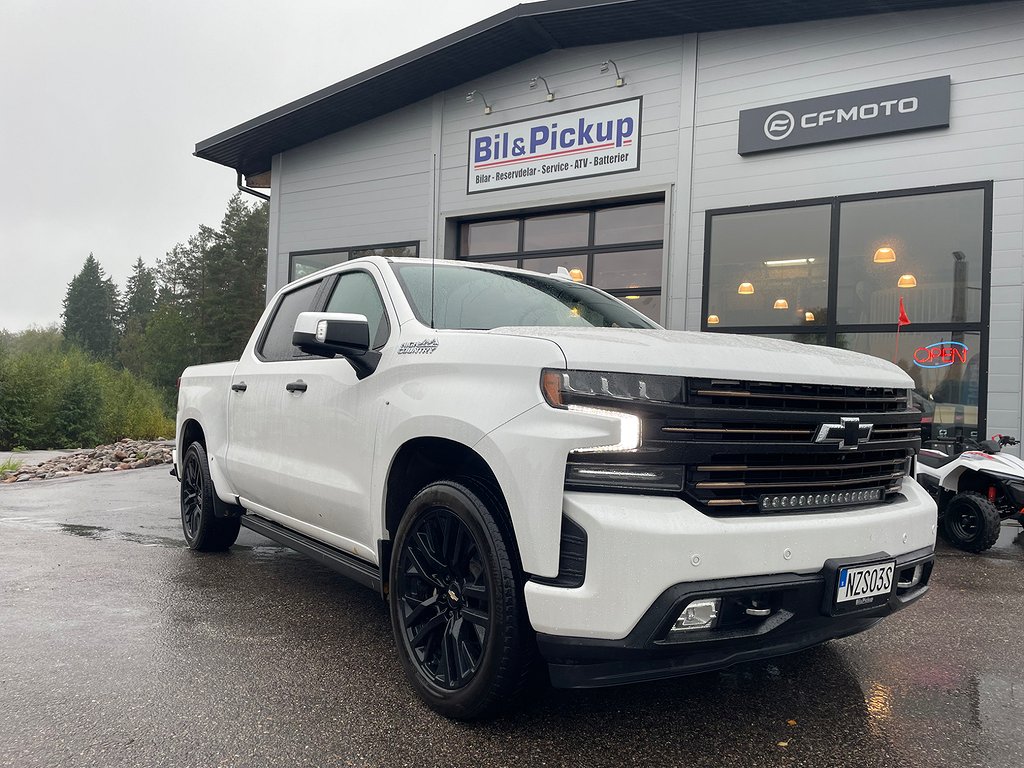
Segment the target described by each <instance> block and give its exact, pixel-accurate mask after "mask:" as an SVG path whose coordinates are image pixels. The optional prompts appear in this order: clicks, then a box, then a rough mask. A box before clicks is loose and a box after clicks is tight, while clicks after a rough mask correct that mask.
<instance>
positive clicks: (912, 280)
mask: <svg viewBox="0 0 1024 768" xmlns="http://www.w3.org/2000/svg"><path fill="white" fill-rule="evenodd" d="M896 285H898V286H899V287H900V288H916V287H917V278H916V277H914V276H913V275H900V279H899V280H898V281H897V282H896Z"/></svg>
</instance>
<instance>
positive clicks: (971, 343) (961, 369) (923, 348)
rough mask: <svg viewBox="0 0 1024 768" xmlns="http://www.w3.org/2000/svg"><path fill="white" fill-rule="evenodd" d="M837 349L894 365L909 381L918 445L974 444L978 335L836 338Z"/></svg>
mask: <svg viewBox="0 0 1024 768" xmlns="http://www.w3.org/2000/svg"><path fill="white" fill-rule="evenodd" d="M836 345H837V346H839V347H843V348H845V349H852V350H854V351H855V352H864V353H865V354H868V355H874V356H875V357H882V358H885V359H887V360H894V361H895V362H896V364H897V365H898V366H899V367H900V368H902V369H903V370H905V371H906V372H907V373H908V374H910V377H911V378H912V379H913V380H914V403H915V405H917V407H918V408H919V409H920V410H921V422H922V433H923V439H924V440H926V441H929V440H935V441H938V442H942V441H945V440H949V441H952V440H954V439H957V438H963V437H969V438H971V439H973V440H977V439H978V435H979V432H978V425H979V420H978V417H979V404H980V399H981V397H980V395H981V360H982V358H981V333H980V332H978V331H974V332H964V333H957V332H952V333H951V332H946V333H942V332H937V333H936V332H931V331H913V332H908V331H907V329H904V330H903V331H902V332H901V333H900V334H899V337H898V338H897V337H896V334H895V333H840V334H839V335H838V336H837V338H836Z"/></svg>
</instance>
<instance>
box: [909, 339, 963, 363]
mask: <svg viewBox="0 0 1024 768" xmlns="http://www.w3.org/2000/svg"><path fill="white" fill-rule="evenodd" d="M967 352H968V349H967V345H966V344H963V343H961V342H959V341H936V342H935V343H934V344H929V345H928V346H925V347H918V348H917V349H915V350H914V364H915V365H917V366H919V367H920V368H946V367H948V366H950V365H953V363H966V362H967Z"/></svg>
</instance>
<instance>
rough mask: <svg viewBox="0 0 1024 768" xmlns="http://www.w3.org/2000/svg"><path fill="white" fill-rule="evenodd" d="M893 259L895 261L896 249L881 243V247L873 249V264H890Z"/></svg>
mask: <svg viewBox="0 0 1024 768" xmlns="http://www.w3.org/2000/svg"><path fill="white" fill-rule="evenodd" d="M894 261H896V251H894V250H893V249H892V248H890V247H889V246H888V245H883V246H882V247H881V248H879V249H878V250H877V251H875V256H874V262H875V264H892V263H893V262H894Z"/></svg>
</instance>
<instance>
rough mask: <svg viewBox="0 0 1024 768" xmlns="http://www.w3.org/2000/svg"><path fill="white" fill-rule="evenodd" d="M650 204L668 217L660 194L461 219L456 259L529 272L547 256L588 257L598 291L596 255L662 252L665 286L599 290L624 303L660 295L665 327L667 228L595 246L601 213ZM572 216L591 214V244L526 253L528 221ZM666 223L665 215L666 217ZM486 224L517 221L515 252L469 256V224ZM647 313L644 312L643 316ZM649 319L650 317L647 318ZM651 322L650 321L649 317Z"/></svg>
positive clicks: (589, 272)
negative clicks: (652, 235) (465, 233)
mask: <svg viewBox="0 0 1024 768" xmlns="http://www.w3.org/2000/svg"><path fill="white" fill-rule="evenodd" d="M650 203H660V204H661V205H662V206H663V208H664V210H665V212H666V213H665V215H667V214H668V206H669V201H668V196H667V195H665V194H663V193H659V194H654V195H643V196H642V197H635V198H632V197H631V198H625V199H624V198H616V199H614V200H603V201H590V202H587V203H585V204H570V205H565V206H554V207H545V208H526V209H519V210H515V211H495V212H493V213H489V214H486V215H481V216H467V217H465V218H460V219H459V220H458V221H457V222H456V223H457V227H456V232H455V244H456V246H455V249H456V255H455V258H456V260H458V261H468V262H472V263H474V264H489V263H493V262H496V261H512V260H515V261H516V265H517V268H518V269H529V267H528V266H523V264H524V262H526V263H527V264H529V262H530V261H532V260H534V259H539V258H543V257H545V256H548V257H550V256H585V257H586V275H587V283H586V284H587V285H590V286H591V287H594V288H597V287H598V286H596V285H594V284H593V283H591V282H589V280H590V279H591V278H592V276H593V274H594V255H595V254H601V253H618V252H620V251H646V250H658V249H660V250H661V284H660V285H658V286H644V287H642V288H613V289H605V288H598V290H602V291H604V292H605V293H608V294H610V295H612V296H614V297H615V298H617V299H619V300H623V297H625V296H659V297H661V299H662V302H661V312H660V315H661V316H660V317H659V318H657V319H656V320H654V322H656V323H658V324H659V325H661V324H662V323H663V320H664V318H665V308H666V304H667V302H666V301H665V275H666V273H667V270H666V266H667V264H666V253H667V252H666V243H667V240H666V239H665V230H664V226H663V227H662V235H661V237H660V238H659V239H657V240H640V241H626V242H621V243H611V244H606V245H595V244H594V243H595V234H596V229H597V212H598V211H604V210H608V209H609V208H626V207H629V206H633V205H645V204H650ZM570 213H587V214H589V216H590V221H589V222H588V225H587V243H586V245H578V246H573V247H571V248H549V249H546V250H537V251H527V250H526V247H525V246H526V220H527V219H533V218H538V217H543V216H555V215H559V214H570ZM662 220H663V224H664V220H665V216H663V219H662ZM486 221H515V222H516V224H517V225H518V228H519V231H518V235H517V241H516V250H514V251H503V252H501V253H488V254H486V255H483V256H469V255H468V254H465V253H463V250H462V228H463V227H464V226H465V225H467V224H477V223H480V222H486ZM641 314H643V313H641ZM645 317H646V315H645ZM649 319H650V318H649Z"/></svg>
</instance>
